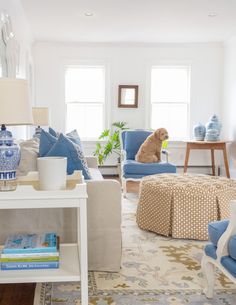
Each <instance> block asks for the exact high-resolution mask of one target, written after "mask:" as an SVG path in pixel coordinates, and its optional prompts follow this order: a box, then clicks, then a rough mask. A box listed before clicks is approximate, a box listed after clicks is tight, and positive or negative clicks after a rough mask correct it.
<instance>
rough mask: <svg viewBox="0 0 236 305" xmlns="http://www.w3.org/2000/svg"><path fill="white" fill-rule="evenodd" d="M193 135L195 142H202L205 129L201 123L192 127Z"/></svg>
mask: <svg viewBox="0 0 236 305" xmlns="http://www.w3.org/2000/svg"><path fill="white" fill-rule="evenodd" d="M193 134H194V138H195V140H196V141H204V139H205V134H206V127H205V126H204V125H203V124H202V123H198V124H197V125H195V126H194V127H193Z"/></svg>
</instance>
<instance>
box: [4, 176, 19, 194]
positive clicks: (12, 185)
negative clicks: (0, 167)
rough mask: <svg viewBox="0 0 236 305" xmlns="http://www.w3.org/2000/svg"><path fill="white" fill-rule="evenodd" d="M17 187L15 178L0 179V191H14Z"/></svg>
mask: <svg viewBox="0 0 236 305" xmlns="http://www.w3.org/2000/svg"><path fill="white" fill-rule="evenodd" d="M16 187H17V181H16V179H15V180H0V192H9V191H14V190H15V189H16Z"/></svg>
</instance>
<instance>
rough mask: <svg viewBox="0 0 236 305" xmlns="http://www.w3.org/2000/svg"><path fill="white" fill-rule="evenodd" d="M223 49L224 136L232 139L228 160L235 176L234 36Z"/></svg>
mask: <svg viewBox="0 0 236 305" xmlns="http://www.w3.org/2000/svg"><path fill="white" fill-rule="evenodd" d="M224 50H225V51H224V99H223V103H222V114H223V125H224V136H225V138H227V139H229V140H231V141H232V143H231V145H230V146H229V156H230V158H229V162H230V171H231V175H232V176H233V177H236V37H233V38H231V39H230V40H228V41H227V42H225V45H224Z"/></svg>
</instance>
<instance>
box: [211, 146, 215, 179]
mask: <svg viewBox="0 0 236 305" xmlns="http://www.w3.org/2000/svg"><path fill="white" fill-rule="evenodd" d="M211 166H212V175H213V176H215V175H216V172H215V155H214V149H211Z"/></svg>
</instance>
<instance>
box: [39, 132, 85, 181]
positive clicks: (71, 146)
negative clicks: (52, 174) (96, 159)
mask: <svg viewBox="0 0 236 305" xmlns="http://www.w3.org/2000/svg"><path fill="white" fill-rule="evenodd" d="M45 156H47V157H53V156H60V157H67V174H68V175H71V174H73V172H74V171H75V170H82V172H83V175H84V178H85V179H87V180H88V179H91V175H90V173H89V168H88V165H87V162H86V159H85V157H84V154H83V151H82V149H81V147H80V145H78V144H75V143H73V142H72V141H71V140H70V139H68V138H67V137H66V136H64V135H63V134H62V133H61V134H60V136H59V138H58V140H57V142H56V143H55V144H54V145H53V146H52V148H51V149H50V150H49V152H48V153H47V154H46V155H45Z"/></svg>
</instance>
